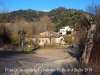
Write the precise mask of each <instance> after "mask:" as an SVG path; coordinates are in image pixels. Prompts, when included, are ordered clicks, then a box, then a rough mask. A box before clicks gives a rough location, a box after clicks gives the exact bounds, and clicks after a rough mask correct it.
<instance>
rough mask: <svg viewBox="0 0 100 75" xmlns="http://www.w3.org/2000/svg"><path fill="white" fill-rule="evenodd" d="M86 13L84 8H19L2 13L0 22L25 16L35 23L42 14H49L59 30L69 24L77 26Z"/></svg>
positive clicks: (27, 20)
mask: <svg viewBox="0 0 100 75" xmlns="http://www.w3.org/2000/svg"><path fill="white" fill-rule="evenodd" d="M84 13H85V12H84V11H82V10H76V9H67V8H64V7H59V8H56V9H52V10H51V11H49V12H43V11H36V10H32V9H28V10H18V11H12V12H7V13H1V14H0V22H3V23H10V22H12V23H14V22H15V21H16V20H17V19H19V18H23V19H24V20H25V21H26V22H34V23H35V22H38V21H39V20H40V18H41V17H42V16H44V15H48V16H49V18H50V19H51V20H52V22H53V23H54V26H55V27H56V28H55V30H56V31H58V30H59V28H61V27H63V26H67V25H70V26H71V27H75V25H76V24H77V23H78V22H79V21H80V19H81V17H82V16H83V15H84Z"/></svg>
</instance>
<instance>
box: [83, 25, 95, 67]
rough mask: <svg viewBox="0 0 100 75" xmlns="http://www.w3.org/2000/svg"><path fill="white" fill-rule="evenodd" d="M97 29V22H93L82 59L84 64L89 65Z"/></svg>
mask: <svg viewBox="0 0 100 75" xmlns="http://www.w3.org/2000/svg"><path fill="white" fill-rule="evenodd" d="M95 29H96V24H91V26H90V28H89V30H88V33H87V38H86V44H85V50H84V52H83V55H82V59H81V64H82V65H88V63H89V58H90V55H91V50H92V48H93V35H94V31H95Z"/></svg>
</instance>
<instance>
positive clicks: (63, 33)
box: [60, 26, 74, 35]
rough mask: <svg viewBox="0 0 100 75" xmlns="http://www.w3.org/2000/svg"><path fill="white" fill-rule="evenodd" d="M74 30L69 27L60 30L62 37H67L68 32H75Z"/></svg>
mask: <svg viewBox="0 0 100 75" xmlns="http://www.w3.org/2000/svg"><path fill="white" fill-rule="evenodd" d="M73 30H74V29H72V28H70V27H69V26H66V27H63V28H61V29H60V33H61V34H62V35H66V34H67V31H73Z"/></svg>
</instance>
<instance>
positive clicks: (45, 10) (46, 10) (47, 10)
mask: <svg viewBox="0 0 100 75" xmlns="http://www.w3.org/2000/svg"><path fill="white" fill-rule="evenodd" d="M41 11H44V12H49V11H50V10H41Z"/></svg>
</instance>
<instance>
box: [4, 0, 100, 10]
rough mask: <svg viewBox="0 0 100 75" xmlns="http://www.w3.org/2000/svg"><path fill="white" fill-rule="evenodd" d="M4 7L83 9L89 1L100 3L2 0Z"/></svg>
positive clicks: (85, 0) (78, 0) (66, 0)
mask: <svg viewBox="0 0 100 75" xmlns="http://www.w3.org/2000/svg"><path fill="white" fill-rule="evenodd" d="M2 1H3V3H4V8H6V9H8V10H9V11H16V10H20V9H23V10H27V9H33V10H39V11H50V10H52V9H55V8H58V7H60V6H61V7H65V8H68V9H79V10H84V11H85V9H86V6H87V5H89V4H91V3H93V2H94V3H98V4H99V3H100V0H2Z"/></svg>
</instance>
